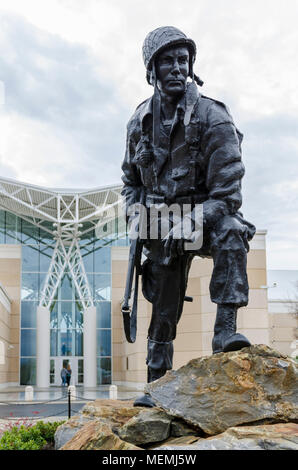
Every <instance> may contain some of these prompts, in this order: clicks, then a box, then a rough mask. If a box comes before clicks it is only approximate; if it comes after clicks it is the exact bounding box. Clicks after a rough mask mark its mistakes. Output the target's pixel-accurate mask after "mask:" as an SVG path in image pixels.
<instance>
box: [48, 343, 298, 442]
mask: <svg viewBox="0 0 298 470" xmlns="http://www.w3.org/2000/svg"><path fill="white" fill-rule="evenodd" d="M146 391H147V392H148V393H150V395H151V396H152V398H153V399H154V401H155V403H156V404H157V407H156V408H142V407H134V406H133V401H121V400H95V401H94V402H91V403H88V404H87V405H86V406H85V407H84V408H83V410H82V412H81V413H80V415H78V416H76V417H73V418H71V419H70V420H69V421H67V423H65V424H63V425H62V426H60V427H59V428H58V429H57V431H56V435H55V442H56V448H57V449H61V450H67V449H72V450H76V449H77V450H93V449H94V450H95V449H110V450H113V449H114V450H132V449H163V450H164V449H180V450H181V449H188V450H191V449H192V450H204V449H211V450H212V449H214V450H215V449H239V450H241V449H258V450H262V449H263V450H264V449H298V424H297V423H298V411H297V410H298V407H297V400H298V389H297V363H296V362H295V361H294V360H293V359H290V358H289V357H287V356H284V355H282V354H280V353H279V352H278V351H275V350H273V349H271V348H269V347H268V346H265V345H255V346H250V347H248V348H243V349H242V350H241V351H234V352H229V353H219V354H215V355H213V356H208V357H201V358H198V359H193V360H192V361H190V362H189V363H188V364H186V365H185V366H183V367H181V368H180V369H178V370H176V371H169V372H167V374H166V375H165V376H164V377H162V378H161V379H159V380H156V381H155V382H151V383H150V384H148V385H147V386H146Z"/></svg>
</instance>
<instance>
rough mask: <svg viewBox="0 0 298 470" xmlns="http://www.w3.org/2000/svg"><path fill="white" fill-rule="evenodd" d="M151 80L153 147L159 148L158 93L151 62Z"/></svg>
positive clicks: (154, 71)
mask: <svg viewBox="0 0 298 470" xmlns="http://www.w3.org/2000/svg"><path fill="white" fill-rule="evenodd" d="M151 79H152V82H153V85H154V95H153V147H154V148H157V147H158V146H159V132H160V101H161V99H160V92H159V89H158V86H157V77H156V70H155V64H154V61H153V64H152V72H151Z"/></svg>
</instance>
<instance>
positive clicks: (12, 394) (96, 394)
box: [0, 385, 143, 406]
mask: <svg viewBox="0 0 298 470" xmlns="http://www.w3.org/2000/svg"><path fill="white" fill-rule="evenodd" d="M109 388H110V385H99V386H97V387H95V388H85V387H83V386H77V387H76V395H77V396H78V397H80V398H81V399H83V400H96V399H97V398H109ZM33 389H34V395H33V401H34V402H36V401H39V402H45V401H50V400H60V399H61V398H63V397H64V399H65V400H67V387H49V388H37V387H33ZM142 393H143V392H142V391H140V390H136V389H129V388H126V387H122V386H119V387H118V399H119V400H129V399H134V398H135V397H137V396H140V395H142ZM7 402H9V403H20V402H25V386H23V385H20V386H19V387H9V388H5V389H0V406H1V404H5V403H7Z"/></svg>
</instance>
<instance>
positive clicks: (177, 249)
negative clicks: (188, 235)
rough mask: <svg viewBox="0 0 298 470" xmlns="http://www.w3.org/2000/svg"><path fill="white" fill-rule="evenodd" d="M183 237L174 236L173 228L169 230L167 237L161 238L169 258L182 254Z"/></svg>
mask: <svg viewBox="0 0 298 470" xmlns="http://www.w3.org/2000/svg"><path fill="white" fill-rule="evenodd" d="M185 241H186V240H185V239H184V238H174V232H173V230H170V232H169V233H168V235H167V237H166V238H164V239H163V244H164V249H165V254H166V256H167V257H169V258H177V257H178V256H182V255H184V253H185V251H184V243H185Z"/></svg>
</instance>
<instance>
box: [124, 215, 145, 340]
mask: <svg viewBox="0 0 298 470" xmlns="http://www.w3.org/2000/svg"><path fill="white" fill-rule="evenodd" d="M141 223H142V221H141V220H139V224H138V226H137V227H136V229H137V231H138V236H137V238H135V239H133V240H131V242H130V249H129V260H128V270H127V276H126V285H125V292H124V300H123V303H122V306H121V311H122V315H123V325H124V332H125V336H126V339H127V341H128V342H129V343H134V342H135V340H136V335H137V308H138V288H139V276H140V274H141V273H142V267H141V258H142V250H143V242H142V241H141V240H140V237H139V234H140V226H141ZM134 275H135V288H134V297H133V305H132V308H131V307H130V306H129V300H130V297H131V291H132V283H133V277H134Z"/></svg>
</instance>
